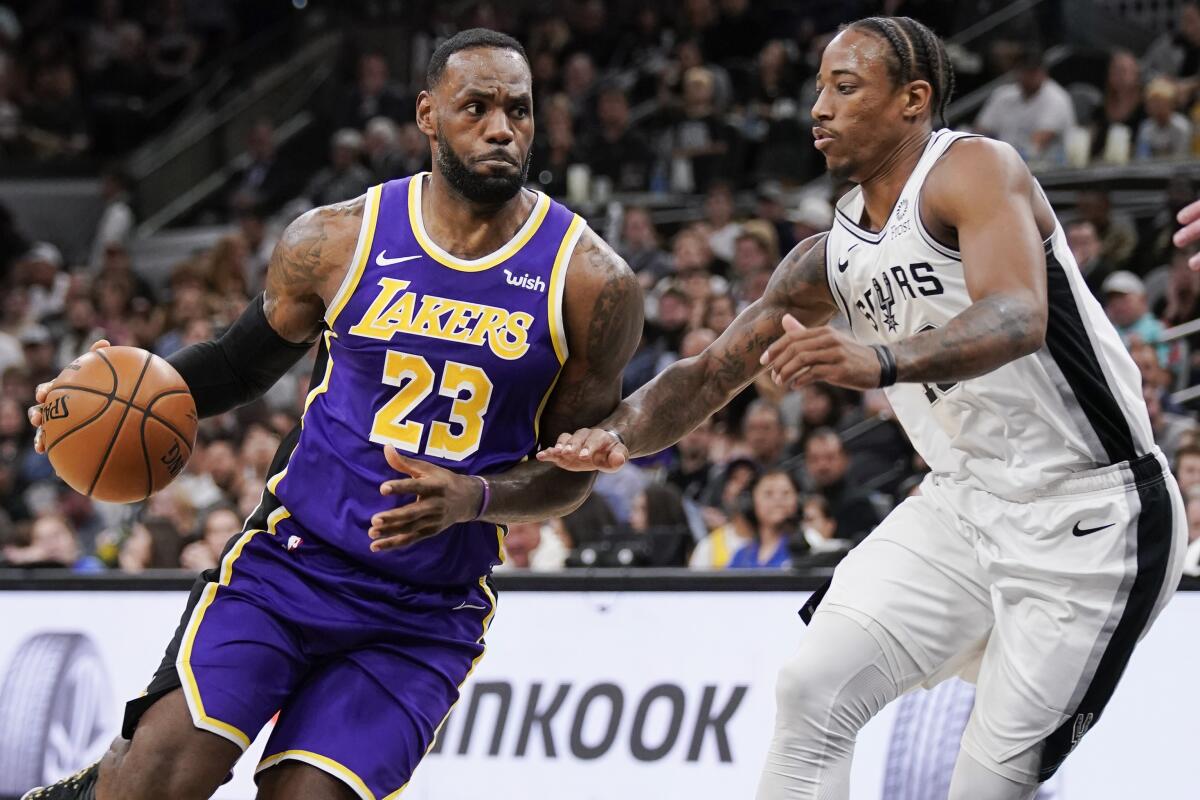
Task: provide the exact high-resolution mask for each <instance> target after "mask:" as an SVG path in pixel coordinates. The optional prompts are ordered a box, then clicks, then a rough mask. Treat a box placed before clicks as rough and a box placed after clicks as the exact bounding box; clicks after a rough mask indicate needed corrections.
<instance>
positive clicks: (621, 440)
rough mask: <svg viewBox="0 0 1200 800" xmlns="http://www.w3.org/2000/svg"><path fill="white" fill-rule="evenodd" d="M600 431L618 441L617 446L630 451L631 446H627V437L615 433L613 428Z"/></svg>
mask: <svg viewBox="0 0 1200 800" xmlns="http://www.w3.org/2000/svg"><path fill="white" fill-rule="evenodd" d="M600 430H602V431H604V432H605V433H607V434H608V435H609V436H611V437H613V438H614V439H616V440H617V444H619V445H621V447H624V448H625V449H626V450H628V449H629V445H627V444H625V437H624V436H622V435H621V434H619V433H617V432H616V431H614V430H613V429H612V428H601V429H600Z"/></svg>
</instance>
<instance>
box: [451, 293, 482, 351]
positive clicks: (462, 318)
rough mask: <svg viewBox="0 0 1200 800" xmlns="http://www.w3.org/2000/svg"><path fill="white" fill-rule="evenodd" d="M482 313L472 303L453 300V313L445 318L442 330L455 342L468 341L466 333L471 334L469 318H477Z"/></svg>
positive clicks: (480, 309)
mask: <svg viewBox="0 0 1200 800" xmlns="http://www.w3.org/2000/svg"><path fill="white" fill-rule="evenodd" d="M482 314H483V309H482V308H480V307H479V306H477V305H475V304H473V303H463V302H460V301H455V303H454V313H453V314H451V315H450V318H449V319H447V320H446V327H445V328H444V329H443V331H444V332H445V334H446V336H448V337H449V338H451V339H454V340H455V341H456V342H465V341H468V334H471V335H473V333H472V331H471V327H470V326H471V319H472V318H473V317H474V318H478V317H480V316H482Z"/></svg>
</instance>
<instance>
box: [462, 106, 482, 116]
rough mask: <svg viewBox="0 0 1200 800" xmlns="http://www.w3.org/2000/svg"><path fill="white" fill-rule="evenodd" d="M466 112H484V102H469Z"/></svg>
mask: <svg viewBox="0 0 1200 800" xmlns="http://www.w3.org/2000/svg"><path fill="white" fill-rule="evenodd" d="M466 112H467V113H468V114H475V115H479V114H482V113H483V103H467V105H466Z"/></svg>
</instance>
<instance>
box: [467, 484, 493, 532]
mask: <svg viewBox="0 0 1200 800" xmlns="http://www.w3.org/2000/svg"><path fill="white" fill-rule="evenodd" d="M471 477H472V478H474V479H475V480H477V481H479V482H480V483H481V484H483V493H482V494H481V495H480V497H479V511H477V512H476V513H475V516H474V517H473V518H472V520H471V521H472V522H474V521H475V520H477V519H480V518H481V517H483V514H484V512H485V511H487V507H488V505H489V504H490V503H491V502H492V486H491V484H489V483H488V482H487V478H485V477H483V476H482V475H472V476H471Z"/></svg>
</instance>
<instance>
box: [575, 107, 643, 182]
mask: <svg viewBox="0 0 1200 800" xmlns="http://www.w3.org/2000/svg"><path fill="white" fill-rule="evenodd" d="M596 121H597V123H598V125H596V126H594V127H593V128H592V133H591V135H590V136H588V137H585V139H584V141H583V143H582V149H583V152H584V153H586V154H587V164H588V166H589V167H591V170H592V180H593V181H594V180H596V179H597V178H603V179H605V180H607V181H609V184H610V187H611V189H612V190H614V191H618V192H642V191H645V190H646V189H647V188H648V187H649V185H650V169H651V167H652V166H653V163H654V154H653V153H652V152H651V150H650V145H649V144H648V143H647V142H646V139H645V138H644V137H643V136H642V134H641V133H639V132H638V131H636V130H634V129H633V128H631V127H630V126H629V100H628V99H626V97H625V92H623V91H622V90H621V89H620V88H619V87H617V86H607V87H605V88H603V89H601V90H600V92H599V96H598V98H597V102H596Z"/></svg>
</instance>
